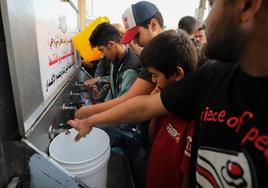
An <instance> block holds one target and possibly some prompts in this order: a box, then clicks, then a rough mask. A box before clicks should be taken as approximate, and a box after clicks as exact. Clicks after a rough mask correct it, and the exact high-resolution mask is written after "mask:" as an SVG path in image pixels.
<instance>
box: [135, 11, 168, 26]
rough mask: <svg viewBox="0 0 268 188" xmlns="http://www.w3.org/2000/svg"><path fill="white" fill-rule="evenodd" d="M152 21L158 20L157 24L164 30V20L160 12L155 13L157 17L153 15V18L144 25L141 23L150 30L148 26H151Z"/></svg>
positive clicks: (142, 24)
mask: <svg viewBox="0 0 268 188" xmlns="http://www.w3.org/2000/svg"><path fill="white" fill-rule="evenodd" d="M152 19H156V20H157V22H158V23H159V25H160V27H161V28H164V19H163V16H162V14H161V12H159V11H157V12H156V13H155V15H153V16H152V17H151V18H149V19H148V20H146V21H144V22H143V23H141V24H140V26H142V27H145V28H148V25H149V24H150V21H151V20H152Z"/></svg>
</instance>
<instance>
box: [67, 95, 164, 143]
mask: <svg viewBox="0 0 268 188" xmlns="http://www.w3.org/2000/svg"><path fill="white" fill-rule="evenodd" d="M165 114H167V110H166V109H165V107H164V106H163V104H162V101H161V98H160V94H159V93H157V94H155V95H148V96H145V95H144V96H139V97H135V98H133V99H130V100H128V101H126V102H124V103H122V104H120V105H118V106H115V107H114V108H112V109H110V110H107V111H105V112H102V113H99V114H96V115H93V116H90V117H88V118H86V119H83V120H78V119H75V120H70V121H68V122H67V123H68V124H69V125H70V126H72V127H73V128H75V129H76V130H77V131H78V132H79V133H78V135H77V136H76V140H79V139H80V138H81V137H83V136H86V135H87V134H88V133H89V132H90V131H91V129H92V127H93V126H94V125H98V124H111V123H132V122H138V121H145V120H149V119H152V118H153V117H158V116H160V115H165Z"/></svg>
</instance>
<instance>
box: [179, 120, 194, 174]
mask: <svg viewBox="0 0 268 188" xmlns="http://www.w3.org/2000/svg"><path fill="white" fill-rule="evenodd" d="M194 126H195V121H190V122H189V125H188V128H187V132H186V145H185V149H184V153H183V157H182V162H181V165H180V168H181V170H182V171H183V172H184V174H189V171H190V161H191V151H192V142H193V139H192V138H193V133H194Z"/></svg>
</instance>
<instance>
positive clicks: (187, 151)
mask: <svg viewBox="0 0 268 188" xmlns="http://www.w3.org/2000/svg"><path fill="white" fill-rule="evenodd" d="M192 142H193V139H192V137H191V136H187V137H186V147H185V150H184V154H185V155H186V156H187V157H191V152H192Z"/></svg>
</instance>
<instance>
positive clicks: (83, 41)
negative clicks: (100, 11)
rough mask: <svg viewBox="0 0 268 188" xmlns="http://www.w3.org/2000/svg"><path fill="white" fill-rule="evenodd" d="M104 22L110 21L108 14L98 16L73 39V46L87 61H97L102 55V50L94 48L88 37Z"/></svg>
mask: <svg viewBox="0 0 268 188" xmlns="http://www.w3.org/2000/svg"><path fill="white" fill-rule="evenodd" d="M103 22H109V19H108V18H107V17H106V16H104V17H101V16H100V17H98V18H96V19H95V20H93V21H92V22H91V23H90V24H89V25H88V26H87V27H86V28H85V29H83V30H82V31H81V32H79V33H77V34H76V35H75V36H74V37H73V39H72V43H73V46H74V47H75V48H76V49H77V51H78V52H79V54H80V55H81V56H82V57H83V59H84V60H85V61H95V60H97V59H99V58H100V57H101V52H100V51H99V50H98V49H97V48H92V47H91V45H90V43H89V40H88V39H89V37H90V35H91V33H92V31H93V30H94V29H95V28H96V27H97V26H98V25H99V24H101V23H103Z"/></svg>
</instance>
